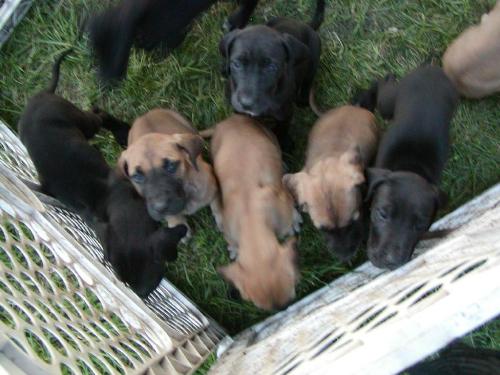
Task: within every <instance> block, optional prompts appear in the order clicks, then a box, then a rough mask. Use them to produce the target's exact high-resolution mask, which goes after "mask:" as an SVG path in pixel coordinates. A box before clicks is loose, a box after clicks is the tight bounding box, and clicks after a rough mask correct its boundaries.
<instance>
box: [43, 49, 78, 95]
mask: <svg viewBox="0 0 500 375" xmlns="http://www.w3.org/2000/svg"><path fill="white" fill-rule="evenodd" d="M72 51H73V47H72V48H69V49H67V50H66V51H64V52H63V53H61V54H60V55H59V56H58V57H57V58H56V60H55V61H54V65H53V66H52V80H51V81H50V84H49V87H47V89H45V92H49V93H52V94H53V93H54V92H55V91H56V88H57V83H58V82H59V70H60V68H61V63H62V62H63V60H64V58H65V57H66V56H67V55H68V54H69V53H70V52H72Z"/></svg>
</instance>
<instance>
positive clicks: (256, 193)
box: [211, 115, 300, 310]
mask: <svg viewBox="0 0 500 375" xmlns="http://www.w3.org/2000/svg"><path fill="white" fill-rule="evenodd" d="M211 149H212V158H213V161H214V170H215V174H216V177H217V179H218V181H219V186H220V200H216V201H214V203H213V204H212V209H213V212H214V216H215V218H216V221H217V223H218V225H219V228H220V229H222V231H223V232H224V237H225V239H226V240H227V242H228V244H229V249H230V253H232V258H233V259H234V258H235V257H236V256H237V259H236V261H234V262H233V263H231V264H230V265H228V266H224V267H221V268H219V272H220V273H221V274H222V276H223V277H224V278H225V279H226V280H227V281H229V282H231V283H232V284H234V286H235V287H236V288H237V289H238V290H239V292H240V294H241V296H242V297H243V298H244V299H246V300H249V301H252V302H253V303H254V304H255V305H256V306H258V307H260V308H262V309H266V310H270V309H273V308H281V307H283V306H285V305H286V304H288V303H289V302H290V300H292V299H293V298H294V297H295V284H296V283H297V279H298V276H299V275H298V270H297V267H296V264H295V263H296V261H295V258H296V255H295V250H294V245H295V238H294V237H291V238H289V239H288V240H286V241H285V242H283V243H280V242H279V240H278V238H282V237H284V236H288V235H293V233H294V229H297V227H298V223H299V220H300V216H299V215H298V213H297V212H296V211H295V209H294V208H293V199H292V197H291V196H290V194H289V193H288V191H287V190H286V189H285V188H284V186H283V184H282V182H281V179H282V176H283V171H282V162H281V153H280V150H279V147H278V145H277V143H276V141H275V139H274V137H273V135H272V133H270V132H269V131H268V130H266V129H265V128H263V127H262V126H261V125H260V124H259V123H257V122H256V121H255V120H253V119H251V118H248V117H245V116H241V115H233V116H231V117H229V118H228V119H226V120H225V121H222V122H221V123H219V124H217V125H216V127H215V131H214V134H213V137H212V144H211Z"/></svg>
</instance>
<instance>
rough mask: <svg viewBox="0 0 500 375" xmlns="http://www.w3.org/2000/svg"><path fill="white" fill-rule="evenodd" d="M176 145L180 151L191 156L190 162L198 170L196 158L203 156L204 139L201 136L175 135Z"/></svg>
mask: <svg viewBox="0 0 500 375" xmlns="http://www.w3.org/2000/svg"><path fill="white" fill-rule="evenodd" d="M174 138H175V144H176V145H177V147H178V148H179V150H181V151H184V152H185V153H187V154H188V156H189V162H190V163H191V165H192V166H193V167H194V169H196V170H198V164H197V163H196V158H197V157H198V155H200V154H201V151H202V150H203V138H201V137H200V136H199V135H194V134H176V135H174Z"/></svg>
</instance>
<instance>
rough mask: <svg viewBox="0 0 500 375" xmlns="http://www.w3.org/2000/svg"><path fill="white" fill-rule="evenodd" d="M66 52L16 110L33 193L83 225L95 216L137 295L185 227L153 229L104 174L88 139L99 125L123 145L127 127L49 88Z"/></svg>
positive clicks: (109, 254) (136, 203)
mask: <svg viewBox="0 0 500 375" xmlns="http://www.w3.org/2000/svg"><path fill="white" fill-rule="evenodd" d="M68 52H69V51H68ZM66 54H67V52H66V53H64V54H63V55H61V57H59V58H58V59H57V60H56V63H55V64H54V68H53V78H52V83H51V85H50V87H49V88H48V89H47V90H44V91H42V92H40V93H38V94H36V95H35V96H33V97H32V98H31V99H30V100H29V102H28V104H27V106H26V108H25V110H24V112H23V114H22V115H21V119H20V121H19V127H18V128H19V132H20V137H21V141H22V142H23V143H24V145H25V146H26V148H27V149H28V153H29V154H30V157H31V159H32V160H33V163H34V165H35V167H36V169H37V171H38V174H39V178H40V182H41V191H42V192H43V193H45V194H47V195H51V196H53V197H55V198H57V199H59V200H60V201H61V202H63V203H64V204H66V205H68V206H69V207H71V208H73V209H74V210H75V211H77V212H78V213H80V214H81V215H82V216H83V217H84V218H86V219H87V220H89V221H91V224H95V223H96V222H97V227H98V233H99V234H101V241H102V242H103V244H104V247H105V249H106V250H105V258H106V259H108V260H109V261H110V262H111V265H112V266H113V268H114V269H115V270H116V272H117V274H118V276H119V277H120V278H121V279H122V280H123V281H125V282H128V283H129V284H130V286H131V287H132V289H133V290H134V291H135V292H136V293H138V294H139V295H140V296H141V297H145V296H146V295H147V294H148V293H149V292H151V291H152V290H153V289H154V288H155V287H156V286H157V285H158V283H159V282H160V280H161V277H162V275H163V267H162V266H163V262H164V261H165V259H175V256H176V254H177V249H176V245H177V242H178V241H179V240H180V239H181V238H182V237H183V236H184V234H185V233H186V227H185V226H179V227H175V228H173V229H163V228H161V227H160V226H159V225H158V224H157V223H156V222H155V221H153V220H152V219H151V218H150V217H149V215H148V213H147V210H146V205H145V202H144V201H143V200H142V199H141V198H140V197H139V196H138V195H137V194H136V193H135V190H134V189H133V187H132V186H131V184H130V183H129V182H128V180H126V179H123V178H122V179H119V178H110V174H113V172H112V171H111V170H110V168H109V166H108V165H107V163H106V161H105V160H104V158H103V157H102V155H101V153H100V152H99V151H98V150H97V149H96V148H94V147H92V146H91V145H90V144H89V143H88V139H89V138H91V137H93V136H94V134H95V133H96V132H97V131H98V130H99V129H100V128H101V127H104V128H107V129H109V130H111V131H112V132H113V133H114V134H115V136H116V137H117V138H118V139H120V140H121V142H123V143H125V142H126V139H127V134H128V129H129V126H128V124H126V123H124V122H122V121H120V120H117V119H115V118H114V117H112V116H111V115H109V114H107V113H104V112H102V111H99V110H96V111H95V112H83V111H81V110H80V109H78V108H77V107H75V106H74V105H73V104H71V103H70V102H68V101H67V100H65V99H63V98H61V97H59V96H57V95H55V94H54V91H55V89H56V86H57V81H58V77H59V66H60V64H61V61H62V59H63V58H64V56H65V55H66Z"/></svg>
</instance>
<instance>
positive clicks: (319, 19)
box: [309, 0, 325, 30]
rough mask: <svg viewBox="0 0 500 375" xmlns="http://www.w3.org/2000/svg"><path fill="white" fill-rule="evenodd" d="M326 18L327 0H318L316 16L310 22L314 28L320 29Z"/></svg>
mask: <svg viewBox="0 0 500 375" xmlns="http://www.w3.org/2000/svg"><path fill="white" fill-rule="evenodd" d="M324 19H325V0H318V1H317V2H316V10H315V11H314V16H313V18H312V20H311V22H310V23H309V26H311V27H312V28H313V29H314V30H318V29H319V27H320V26H321V24H322V23H323V20H324Z"/></svg>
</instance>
